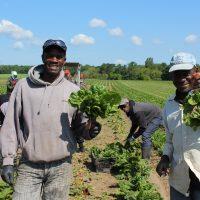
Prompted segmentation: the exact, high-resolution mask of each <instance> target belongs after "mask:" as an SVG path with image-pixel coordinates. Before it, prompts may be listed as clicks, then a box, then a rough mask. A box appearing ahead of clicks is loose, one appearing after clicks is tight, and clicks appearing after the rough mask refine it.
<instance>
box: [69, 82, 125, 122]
mask: <svg viewBox="0 0 200 200" xmlns="http://www.w3.org/2000/svg"><path fill="white" fill-rule="evenodd" d="M120 101H121V97H120V95H119V94H118V93H116V92H113V91H109V90H107V89H106V88H105V87H104V86H103V85H92V86H91V87H90V89H85V88H83V89H81V90H79V91H78V92H76V93H75V92H73V93H72V94H71V95H70V98H69V103H70V104H71V105H72V106H73V107H76V108H78V109H79V110H80V111H81V112H83V113H86V115H87V116H88V117H89V118H91V119H95V118H97V117H98V116H100V117H101V118H105V117H107V116H108V115H110V114H113V113H115V112H116V111H117V110H118V104H119V103H120Z"/></svg>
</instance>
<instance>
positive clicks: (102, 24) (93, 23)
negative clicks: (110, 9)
mask: <svg viewBox="0 0 200 200" xmlns="http://www.w3.org/2000/svg"><path fill="white" fill-rule="evenodd" d="M89 25H90V27H92V28H96V27H102V28H103V27H105V26H106V22H105V21H104V20H102V19H97V18H93V19H91V20H90V22H89Z"/></svg>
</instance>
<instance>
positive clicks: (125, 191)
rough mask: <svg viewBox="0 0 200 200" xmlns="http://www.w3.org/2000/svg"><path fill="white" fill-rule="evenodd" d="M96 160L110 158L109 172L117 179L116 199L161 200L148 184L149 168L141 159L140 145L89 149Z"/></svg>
mask: <svg viewBox="0 0 200 200" xmlns="http://www.w3.org/2000/svg"><path fill="white" fill-rule="evenodd" d="M91 154H93V155H94V156H95V157H96V158H101V159H103V158H104V159H108V158H112V159H113V160H114V163H113V165H112V170H111V172H112V173H113V175H115V177H116V178H117V179H118V187H119V190H118V192H117V193H116V194H115V196H116V197H117V199H139V200H142V199H149V200H161V199H162V198H161V196H160V194H159V193H158V192H157V191H156V189H155V187H154V186H153V185H152V184H151V183H149V181H148V178H149V176H150V170H151V169H150V167H149V165H148V164H147V161H146V160H144V159H141V144H140V143H139V142H138V141H135V142H132V143H131V144H130V146H129V147H128V148H125V147H124V146H123V145H122V144H121V143H120V142H115V143H111V144H108V145H107V146H106V147H105V148H104V149H99V148H98V147H96V146H95V147H92V148H91Z"/></svg>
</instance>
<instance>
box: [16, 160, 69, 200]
mask: <svg viewBox="0 0 200 200" xmlns="http://www.w3.org/2000/svg"><path fill="white" fill-rule="evenodd" d="M71 179H72V167H71V159H65V160H60V161H54V162H50V163H32V162H29V161H26V162H24V163H22V164H20V165H19V168H18V176H17V180H16V184H15V186H14V193H13V200H41V199H43V200H50V199H51V200H54V199H56V200H67V199H68V193H69V187H70V182H71Z"/></svg>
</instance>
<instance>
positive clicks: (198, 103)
mask: <svg viewBox="0 0 200 200" xmlns="http://www.w3.org/2000/svg"><path fill="white" fill-rule="evenodd" d="M183 120H184V122H185V124H186V125H187V126H190V127H192V128H193V129H194V130H196V129H197V127H199V126H200V91H195V92H193V93H191V94H189V95H188V96H187V97H186V101H185V103H184V104H183Z"/></svg>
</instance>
